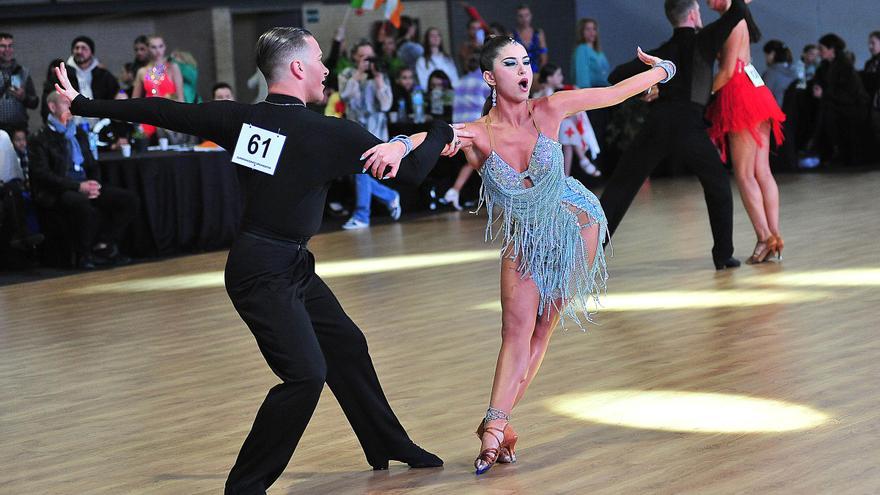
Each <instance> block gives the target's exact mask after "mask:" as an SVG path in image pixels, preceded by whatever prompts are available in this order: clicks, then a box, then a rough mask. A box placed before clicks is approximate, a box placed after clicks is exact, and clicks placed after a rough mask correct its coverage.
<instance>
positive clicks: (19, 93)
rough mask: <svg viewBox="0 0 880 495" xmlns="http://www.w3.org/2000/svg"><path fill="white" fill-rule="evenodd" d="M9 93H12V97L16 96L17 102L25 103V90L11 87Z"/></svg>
mask: <svg viewBox="0 0 880 495" xmlns="http://www.w3.org/2000/svg"><path fill="white" fill-rule="evenodd" d="M9 92H10V93H12V96H14V97H15V99H16V100H18V101H24V97H25V92H24V88H15V87H10V88H9Z"/></svg>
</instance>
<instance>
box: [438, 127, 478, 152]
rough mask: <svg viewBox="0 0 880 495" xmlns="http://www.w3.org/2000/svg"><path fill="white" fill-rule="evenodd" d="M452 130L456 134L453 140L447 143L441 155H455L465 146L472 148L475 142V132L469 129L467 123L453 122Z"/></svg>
mask: <svg viewBox="0 0 880 495" xmlns="http://www.w3.org/2000/svg"><path fill="white" fill-rule="evenodd" d="M452 132H453V134H454V135H455V136H454V137H453V138H452V142H451V143H449V144H447V145H446V147H445V148H443V151H442V152H441V153H440V155H441V156H454V155H455V154H456V153H458V152H459V151H460V150H462V149H464V148H470V147H471V146H473V144H474V133H473V132H471V131H469V130H467V124H452Z"/></svg>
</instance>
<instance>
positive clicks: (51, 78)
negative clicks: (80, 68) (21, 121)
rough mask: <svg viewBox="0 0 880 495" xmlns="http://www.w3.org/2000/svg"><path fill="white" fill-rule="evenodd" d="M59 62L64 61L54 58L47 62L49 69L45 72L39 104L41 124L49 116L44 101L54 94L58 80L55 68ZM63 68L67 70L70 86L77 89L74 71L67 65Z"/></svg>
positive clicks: (77, 84) (47, 105) (46, 103)
mask: <svg viewBox="0 0 880 495" xmlns="http://www.w3.org/2000/svg"><path fill="white" fill-rule="evenodd" d="M61 62H64V59H61V58H56V59H55V60H52V61H51V62H49V68H48V71H47V72H46V80H45V82H43V95H42V98H41V101H42V103H41V104H40V116H42V117H43V122H45V121H46V117H48V116H49V104H48V102H47V101H46V98H47V97H48V96H49V94H51V93H54V92H55V84H56V83H58V78H57V77H55V67H58V66H60V65H61ZM64 68H65V69H66V70H67V78H68V79H70V84H72V85H73V87H74V88H78V87H79V82H78V81H77V79H76V70H74V68H73V67H71V66H69V65H67V64H64Z"/></svg>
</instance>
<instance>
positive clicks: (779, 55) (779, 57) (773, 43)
mask: <svg viewBox="0 0 880 495" xmlns="http://www.w3.org/2000/svg"><path fill="white" fill-rule="evenodd" d="M764 53H766V54H770V53H772V54H773V63H774V64H778V63H785V64H790V63H791V62H792V60H793V58H792V56H791V50H789V49H788V47H787V46H785V43H783V42H782V41H779V40H770V41H768V42H767V43H766V44H764Z"/></svg>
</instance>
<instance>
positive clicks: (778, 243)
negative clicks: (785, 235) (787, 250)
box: [774, 235, 785, 261]
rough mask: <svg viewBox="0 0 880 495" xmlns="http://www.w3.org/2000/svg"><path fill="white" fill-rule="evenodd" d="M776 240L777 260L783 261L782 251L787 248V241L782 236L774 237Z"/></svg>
mask: <svg viewBox="0 0 880 495" xmlns="http://www.w3.org/2000/svg"><path fill="white" fill-rule="evenodd" d="M774 237H775V238H776V260H777V261H782V249H783V248H784V247H785V241H784V240H783V239H782V236H781V235H777V236H774Z"/></svg>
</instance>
